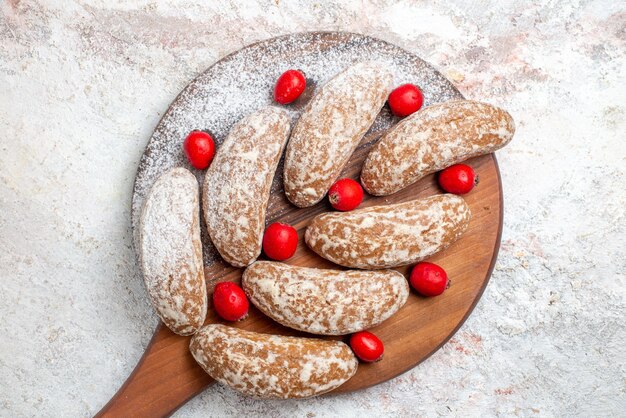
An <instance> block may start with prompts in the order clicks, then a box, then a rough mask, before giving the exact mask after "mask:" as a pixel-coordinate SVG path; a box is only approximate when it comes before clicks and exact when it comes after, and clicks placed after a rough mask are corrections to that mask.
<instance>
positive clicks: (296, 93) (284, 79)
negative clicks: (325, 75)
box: [274, 70, 306, 104]
mask: <svg viewBox="0 0 626 418" xmlns="http://www.w3.org/2000/svg"><path fill="white" fill-rule="evenodd" d="M305 87H306V79H305V78H304V74H302V72H301V71H298V70H287V71H285V72H284V73H283V74H282V75H281V76H280V77H278V80H277V81H276V87H274V100H276V101H277V102H278V103H280V104H287V103H291V102H293V101H294V100H296V99H297V98H298V97H300V95H301V94H302V92H303V91H304V89H305Z"/></svg>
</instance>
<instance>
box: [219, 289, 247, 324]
mask: <svg viewBox="0 0 626 418" xmlns="http://www.w3.org/2000/svg"><path fill="white" fill-rule="evenodd" d="M213 306H214V307H215V310H216V311H217V314H218V315H219V316H221V317H222V318H224V319H225V320H227V321H239V320H241V319H244V318H245V317H246V316H248V308H249V307H250V304H249V303H248V298H247V297H246V294H245V293H244V291H243V289H242V288H241V287H239V286H237V285H236V284H235V283H233V282H221V283H218V284H216V285H215V290H214V291H213Z"/></svg>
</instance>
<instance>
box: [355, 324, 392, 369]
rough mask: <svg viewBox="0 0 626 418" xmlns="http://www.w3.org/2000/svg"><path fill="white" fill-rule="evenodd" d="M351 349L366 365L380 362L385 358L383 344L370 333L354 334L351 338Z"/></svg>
mask: <svg viewBox="0 0 626 418" xmlns="http://www.w3.org/2000/svg"><path fill="white" fill-rule="evenodd" d="M350 347H351V348H352V351H354V354H356V356H357V357H358V358H360V359H361V360H362V361H364V362H366V363H372V362H374V361H379V360H380V359H382V358H383V353H384V351H385V347H384V346H383V342H382V341H381V340H380V339H379V338H378V337H377V336H375V335H374V334H372V333H371V332H368V331H361V332H357V333H355V334H352V336H351V337H350Z"/></svg>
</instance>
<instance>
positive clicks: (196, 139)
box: [183, 131, 215, 170]
mask: <svg viewBox="0 0 626 418" xmlns="http://www.w3.org/2000/svg"><path fill="white" fill-rule="evenodd" d="M183 150H184V151H185V155H186V156H187V159H189V162H190V163H191V165H192V166H194V167H195V168H197V169H198V170H204V169H205V168H207V167H208V166H209V164H211V161H213V156H214V155H215V143H214V142H213V138H211V135H209V134H207V133H206V132H202V131H192V132H191V133H190V134H189V135H187V138H185V142H184V143H183Z"/></svg>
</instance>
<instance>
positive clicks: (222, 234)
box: [203, 107, 290, 267]
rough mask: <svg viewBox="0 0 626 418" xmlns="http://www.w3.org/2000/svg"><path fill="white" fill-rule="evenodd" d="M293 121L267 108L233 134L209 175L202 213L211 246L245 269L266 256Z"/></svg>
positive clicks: (204, 192)
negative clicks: (273, 192)
mask: <svg viewBox="0 0 626 418" xmlns="http://www.w3.org/2000/svg"><path fill="white" fill-rule="evenodd" d="M289 128H290V119H289V116H288V115H287V113H286V112H285V111H283V110H281V109H278V108H276V107H267V108H264V109H261V110H259V111H257V112H254V113H252V114H251V115H249V116H247V117H245V118H244V119H242V120H241V121H240V122H239V123H237V124H236V125H235V126H233V128H232V129H231V131H230V133H229V134H228V137H227V138H226V140H224V142H223V143H222V145H221V146H220V147H219V149H218V151H217V155H216V157H215V159H214V160H213V162H212V164H211V166H210V167H209V169H208V170H207V173H206V175H205V179H204V186H203V209H204V218H205V220H206V224H207V230H208V232H209V236H210V237H211V241H212V242H213V245H214V246H215V248H216V249H217V250H218V251H219V253H220V255H221V256H222V257H223V258H224V260H226V261H227V262H228V263H230V264H232V265H234V266H236V267H243V266H247V265H248V264H250V263H252V262H253V261H254V260H256V258H257V257H258V256H259V254H260V253H261V241H262V238H263V230H264V229H265V210H266V208H267V202H268V199H269V196H270V187H271V185H272V179H273V178H274V173H275V171H276V166H277V165H278V161H279V160H280V156H281V154H282V151H283V148H284V146H285V142H286V141H287V137H288V135H289Z"/></svg>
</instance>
